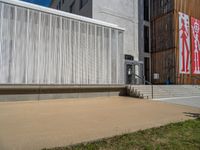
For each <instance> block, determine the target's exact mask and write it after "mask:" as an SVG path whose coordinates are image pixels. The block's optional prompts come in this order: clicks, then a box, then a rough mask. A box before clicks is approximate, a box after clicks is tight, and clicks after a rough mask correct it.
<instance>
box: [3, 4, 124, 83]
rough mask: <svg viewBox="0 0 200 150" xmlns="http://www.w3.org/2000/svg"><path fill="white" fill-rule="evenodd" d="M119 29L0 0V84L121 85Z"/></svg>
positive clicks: (122, 74) (93, 21) (122, 55)
mask: <svg viewBox="0 0 200 150" xmlns="http://www.w3.org/2000/svg"><path fill="white" fill-rule="evenodd" d="M123 34H124V29H123V28H120V27H119V26H117V25H114V24H110V23H106V22H102V21H98V20H94V19H90V18H86V17H81V16H77V15H73V14H70V13H66V12H61V11H57V10H53V9H50V8H45V7H41V6H37V5H33V4H29V3H25V2H21V1H14V0H9V1H7V0H0V84H12V85H13V84H14V85H16V84H20V85H27V84H28V85H35V84H36V85H38V84H39V85H52V84H53V85H71V84H72V85H77V84H78V85H84V84H86V85H91V84H95V85H99V84H107V85H110V84H124V83H125V81H124V80H125V78H124V71H121V70H124V63H123V62H124V53H123V48H124V46H123V41H124V37H123Z"/></svg>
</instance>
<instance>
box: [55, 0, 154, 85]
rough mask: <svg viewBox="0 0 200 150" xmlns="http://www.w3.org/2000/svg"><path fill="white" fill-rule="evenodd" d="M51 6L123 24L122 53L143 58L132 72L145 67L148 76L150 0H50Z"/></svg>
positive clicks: (139, 73)
mask: <svg viewBox="0 0 200 150" xmlns="http://www.w3.org/2000/svg"><path fill="white" fill-rule="evenodd" d="M51 7H52V8H55V9H59V10H63V11H67V12H70V13H74V14H78V15H82V16H86V17H90V18H94V19H98V20H102V21H105V22H109V23H114V24H118V25H119V26H121V27H123V28H125V32H124V55H131V56H133V58H134V61H137V62H139V64H140V63H141V62H142V65H139V67H138V66H137V65H136V68H135V73H136V74H138V75H140V76H143V70H144V71H145V72H144V75H145V77H146V79H147V80H149V81H150V80H151V77H150V74H151V70H150V62H151V61H150V42H149V41H150V22H149V20H150V15H149V14H150V9H149V7H150V6H149V0H134V1H133V0H109V1H107V0H101V1H99V0H64V1H63V0H52V3H51ZM136 64H137V63H136ZM143 68H144V69H143Z"/></svg>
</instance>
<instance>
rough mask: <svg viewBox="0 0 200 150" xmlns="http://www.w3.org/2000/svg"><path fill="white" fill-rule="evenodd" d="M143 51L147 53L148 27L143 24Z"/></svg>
mask: <svg viewBox="0 0 200 150" xmlns="http://www.w3.org/2000/svg"><path fill="white" fill-rule="evenodd" d="M144 52H146V53H149V27H147V26H144Z"/></svg>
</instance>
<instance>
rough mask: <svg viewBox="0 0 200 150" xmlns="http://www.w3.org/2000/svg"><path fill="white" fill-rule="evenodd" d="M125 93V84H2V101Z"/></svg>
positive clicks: (123, 94)
mask: <svg viewBox="0 0 200 150" xmlns="http://www.w3.org/2000/svg"><path fill="white" fill-rule="evenodd" d="M125 95H127V94H126V86H125V85H0V101H20V100H22V101H24V100H47V99H66V98H87V97H99V96H125Z"/></svg>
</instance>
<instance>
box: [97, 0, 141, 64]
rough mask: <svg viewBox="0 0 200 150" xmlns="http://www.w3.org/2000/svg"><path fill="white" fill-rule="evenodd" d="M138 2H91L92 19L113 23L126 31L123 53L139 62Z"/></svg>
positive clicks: (123, 0) (117, 0)
mask: <svg viewBox="0 0 200 150" xmlns="http://www.w3.org/2000/svg"><path fill="white" fill-rule="evenodd" d="M138 1H140V0H134V1H133V0H109V2H108V1H107V0H101V1H99V0H93V18H95V19H99V20H103V21H106V22H109V23H114V24H117V25H119V26H120V27H123V28H125V29H126V31H125V33H124V42H125V43H124V45H125V48H124V53H125V54H129V55H133V56H134V58H135V60H139V45H138V38H139V35H138V27H139V19H138Z"/></svg>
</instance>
